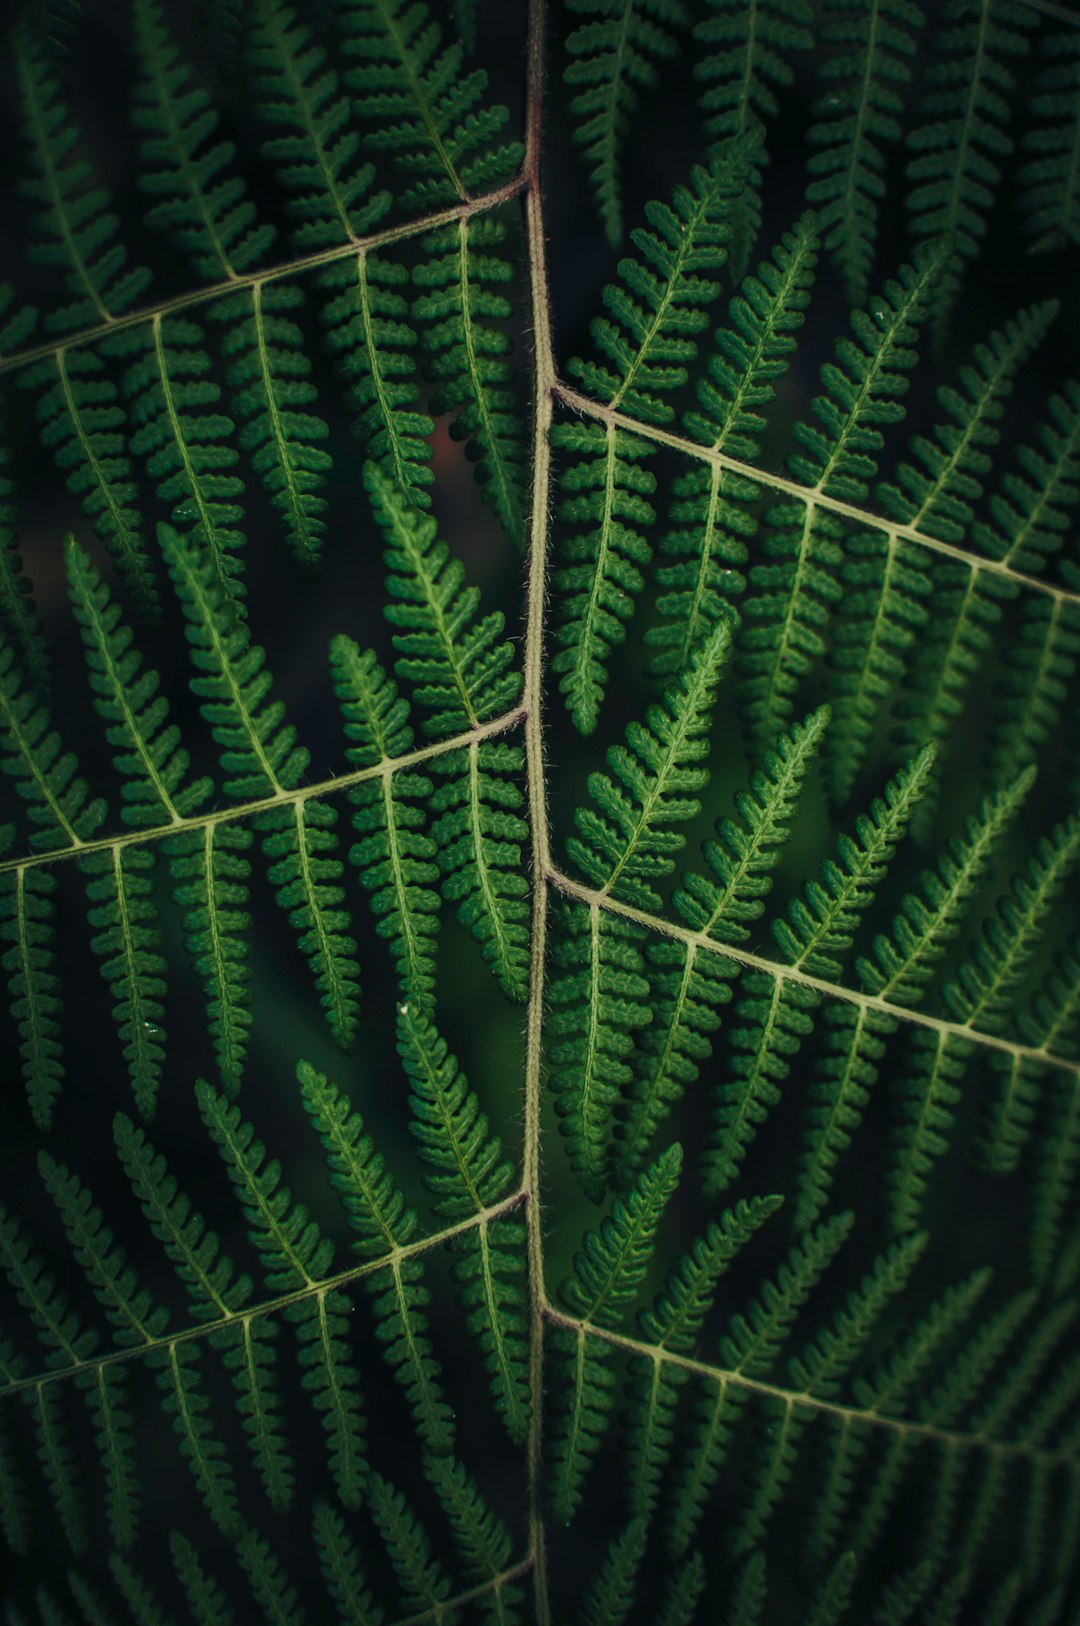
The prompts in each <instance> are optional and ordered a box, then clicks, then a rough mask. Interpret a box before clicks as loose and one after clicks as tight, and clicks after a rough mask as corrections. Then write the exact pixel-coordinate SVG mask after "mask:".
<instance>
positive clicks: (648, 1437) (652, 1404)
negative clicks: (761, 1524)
mask: <svg viewBox="0 0 1080 1626" xmlns="http://www.w3.org/2000/svg"><path fill="white" fill-rule="evenodd" d="M782 1201H783V1199H782V1198H781V1197H755V1198H752V1199H751V1200H750V1201H749V1202H738V1203H736V1204H735V1206H734V1208H732V1209H727V1210H725V1212H724V1213H723V1214H722V1215H721V1217H720V1220H719V1222H713V1223H712V1224H710V1225H709V1226H708V1227H707V1229H706V1230H705V1232H704V1234H703V1235H702V1236H700V1237H699V1238H698V1239H697V1241H696V1242H695V1243H694V1245H693V1247H692V1248H691V1249H690V1251H689V1253H686V1254H684V1255H683V1257H682V1258H681V1259H680V1260H679V1262H678V1264H677V1265H676V1266H675V1269H674V1270H673V1271H672V1272H671V1273H670V1274H669V1276H668V1278H667V1282H666V1284H665V1286H664V1289H663V1291H662V1292H661V1293H660V1294H659V1295H658V1297H657V1298H656V1300H655V1303H654V1305H653V1308H652V1309H651V1310H644V1311H641V1312H640V1313H639V1315H638V1327H639V1329H640V1335H641V1337H642V1339H644V1340H645V1341H646V1342H647V1343H648V1344H649V1345H650V1346H651V1348H653V1349H655V1350H657V1351H658V1352H659V1351H662V1350H671V1351H674V1352H676V1353H678V1354H683V1355H687V1354H690V1353H691V1352H692V1351H693V1349H694V1347H695V1345H696V1343H697V1341H698V1338H699V1336H700V1332H701V1326H702V1323H703V1322H704V1320H705V1317H706V1315H707V1314H708V1312H709V1309H710V1308H711V1305H712V1302H713V1298H714V1296H715V1293H716V1288H717V1283H718V1282H719V1279H720V1277H721V1276H722V1275H723V1274H724V1272H725V1271H726V1270H727V1268H728V1266H729V1264H730V1263H731V1261H732V1259H733V1258H734V1257H735V1255H736V1254H737V1253H738V1251H739V1250H740V1248H742V1247H743V1246H744V1244H745V1243H746V1242H748V1241H749V1240H750V1238H751V1237H752V1236H753V1234H754V1232H755V1231H756V1230H757V1228H758V1227H759V1226H760V1225H762V1224H764V1222H765V1221H766V1220H767V1219H768V1218H769V1216H770V1215H771V1214H774V1213H775V1212H776V1210H777V1209H778V1208H779V1207H780V1206H781V1204H782ZM688 1377H689V1373H688V1372H687V1371H686V1369H685V1368H682V1367H679V1366H675V1365H672V1364H671V1363H670V1362H665V1361H663V1360H662V1359H660V1358H659V1355H658V1356H657V1357H656V1358H653V1359H651V1360H650V1359H648V1358H642V1359H640V1360H639V1359H636V1358H635V1360H634V1361H633V1362H632V1363H631V1369H630V1379H629V1382H628V1386H627V1387H628V1394H627V1400H628V1406H629V1414H630V1416H631V1417H632V1418H633V1419H634V1421H633V1422H632V1423H631V1425H630V1427H629V1428H628V1430H627V1448H626V1455H627V1465H628V1470H629V1475H630V1506H631V1508H632V1509H633V1511H634V1512H635V1513H647V1514H651V1513H652V1511H653V1510H654V1508H655V1507H656V1504H657V1501H658V1498H659V1494H660V1481H661V1476H662V1474H663V1471H664V1469H665V1467H666V1465H667V1461H668V1458H669V1456H670V1454H671V1450H672V1447H673V1445H674V1441H675V1414H676V1408H677V1406H678V1402H679V1397H680V1394H681V1392H682V1389H683V1387H684V1385H685V1383H686V1381H687V1379H688Z"/></svg>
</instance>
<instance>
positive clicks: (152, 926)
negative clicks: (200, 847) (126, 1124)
mask: <svg viewBox="0 0 1080 1626" xmlns="http://www.w3.org/2000/svg"><path fill="white" fill-rule="evenodd" d="M80 866H81V868H82V870H83V873H84V874H85V875H86V877H87V883H86V896H87V899H88V900H89V903H90V915H89V919H90V926H91V928H92V930H93V931H94V934H95V935H94V936H93V937H92V938H91V940H90V947H91V949H92V950H93V952H94V953H95V954H97V955H99V956H100V958H101V974H102V976H103V977H104V979H105V982H106V984H107V985H108V988H109V991H110V993H111V995H112V997H113V1020H114V1022H115V1023H116V1028H117V1032H118V1033H119V1035H120V1041H121V1044H122V1046H123V1052H124V1060H125V1061H126V1062H127V1067H128V1074H129V1076H130V1078H131V1086H132V1089H133V1091H134V1093H135V1102H136V1105H137V1106H138V1109H139V1111H140V1112H141V1113H142V1115H143V1117H144V1118H151V1117H153V1115H154V1109H155V1106H156V1103H157V1093H158V1088H159V1085H160V1083H161V1075H162V1069H163V1067H164V1062H165V1045H164V1041H165V1032H164V1028H163V1026H162V1023H163V1021H164V1017H165V1007H164V998H165V972H166V969H167V966H166V961H165V957H164V955H163V954H162V953H161V952H160V951H161V949H162V948H163V947H164V937H163V934H162V931H161V927H160V924H159V916H158V909H157V903H156V901H155V898H154V854H153V850H152V849H147V848H143V847H112V848H109V849H107V850H106V851H104V852H98V853H93V854H91V855H89V856H88V857H86V858H83V859H81V860H80Z"/></svg>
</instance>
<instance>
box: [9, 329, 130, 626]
mask: <svg viewBox="0 0 1080 1626" xmlns="http://www.w3.org/2000/svg"><path fill="white" fill-rule="evenodd" d="M20 383H22V384H24V385H26V386H28V387H31V388H35V389H40V391H41V394H40V395H39V396H38V400H37V406H36V412H37V418H38V422H39V423H40V424H41V426H42V438H43V439H44V441H45V442H46V444H48V445H49V446H50V447H51V448H52V451H53V456H54V457H55V459H56V462H57V465H58V466H59V467H60V468H61V469H62V470H64V472H65V479H66V481H67V486H68V489H69V490H70V491H72V492H73V493H74V494H75V495H76V496H77V497H79V498H81V500H82V506H83V511H84V513H86V514H87V516H88V517H89V519H90V521H91V523H92V525H93V527H94V531H95V534H96V535H97V536H99V537H101V539H102V540H103V541H104V543H105V545H106V547H107V548H108V549H109V552H110V553H111V554H112V555H113V557H114V558H115V560H116V564H117V567H118V569H119V570H120V572H121V575H122V576H123V578H124V583H125V585H126V586H127V587H129V588H130V590H131V592H132V594H133V595H134V597H135V599H136V601H137V602H138V604H139V606H140V608H141V609H142V611H143V613H144V614H145V615H146V616H147V617H149V618H151V619H153V620H156V619H157V617H158V615H159V614H160V604H159V602H158V587H157V580H156V577H155V574H154V570H153V566H152V565H151V563H150V561H149V559H148V558H147V555H146V545H145V543H144V542H143V539H142V536H141V534H140V533H141V530H142V523H143V522H142V516H141V514H140V512H139V509H138V507H137V503H138V494H137V490H136V486H135V481H134V479H133V478H132V469H131V459H130V458H129V457H128V455H127V450H126V447H127V444H128V441H127V431H128V420H127V414H126V413H125V411H124V408H123V406H122V405H121V404H120V393H119V391H118V389H117V387H116V385H115V384H114V383H113V381H112V379H111V378H109V377H108V375H107V373H106V371H105V366H104V363H103V361H102V358H101V356H100V355H99V354H98V353H97V351H95V350H92V349H77V350H56V351H54V352H53V354H52V355H51V356H50V357H49V359H48V360H47V361H43V362H41V364H40V365H39V366H36V367H28V368H27V369H26V371H25V372H24V373H22V374H21V375H20Z"/></svg>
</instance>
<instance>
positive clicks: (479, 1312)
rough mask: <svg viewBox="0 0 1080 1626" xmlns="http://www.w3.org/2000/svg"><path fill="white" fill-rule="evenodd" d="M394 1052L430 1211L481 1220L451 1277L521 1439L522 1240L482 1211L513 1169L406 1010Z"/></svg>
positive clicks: (460, 1242) (454, 1068)
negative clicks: (404, 1080) (405, 1082)
mask: <svg viewBox="0 0 1080 1626" xmlns="http://www.w3.org/2000/svg"><path fill="white" fill-rule="evenodd" d="M398 1054H399V1055H400V1056H401V1059H402V1062H403V1064H404V1066H405V1071H406V1073H407V1074H408V1077H409V1083H410V1087H411V1093H410V1106H411V1109H412V1122H413V1129H414V1134H415V1138H416V1140H417V1142H418V1146H419V1152H420V1157H421V1159H422V1160H423V1162H424V1163H426V1164H427V1166H428V1169H429V1173H427V1174H426V1175H425V1177H424V1179H425V1184H426V1185H427V1186H428V1188H429V1189H430V1190H431V1191H432V1193H433V1194H434V1196H435V1211H436V1213H437V1214H438V1215H439V1216H440V1218H443V1219H446V1220H450V1221H454V1220H463V1219H470V1218H472V1217H473V1216H478V1223H477V1224H476V1225H475V1226H472V1227H471V1228H470V1229H469V1230H467V1231H464V1232H463V1233H462V1235H461V1236H460V1237H459V1238H458V1239H457V1241H456V1243H455V1251H456V1252H457V1253H458V1254H459V1258H458V1260H457V1263H456V1265H455V1267H454V1280H455V1281H456V1283H457V1284H458V1287H459V1297H460V1302H461V1304H462V1306H463V1308H464V1309H466V1310H467V1311H468V1317H467V1321H466V1325H467V1327H468V1329H469V1331H470V1332H471V1333H472V1335H473V1336H474V1338H475V1339H476V1341H477V1343H478V1344H479V1346H480V1350H481V1353H482V1354H483V1357H484V1362H485V1364H486V1366H487V1368H488V1372H489V1374H490V1377H491V1382H492V1387H493V1389H494V1392H495V1403H496V1408H497V1410H498V1412H499V1415H500V1416H501V1417H502V1419H503V1421H504V1422H505V1424H506V1427H507V1429H508V1430H509V1432H510V1434H511V1436H512V1438H514V1439H515V1440H521V1439H522V1438H523V1437H524V1433H525V1429H526V1427H527V1419H528V1410H529V1391H528V1373H527V1357H526V1346H525V1340H524V1337H523V1317H522V1293H521V1289H520V1287H519V1286H518V1285H517V1283H516V1282H515V1281H514V1280H513V1278H514V1277H515V1276H517V1275H519V1274H520V1272H521V1271H522V1270H523V1268H524V1258H523V1255H522V1245H523V1240H524V1239H523V1235H522V1231H521V1227H520V1225H519V1223H518V1221H517V1220H516V1219H515V1218H514V1217H513V1216H512V1215H505V1216H502V1217H501V1218H496V1219H492V1218H490V1217H489V1216H488V1215H487V1214H486V1213H485V1210H486V1209H488V1208H490V1207H492V1206H493V1205H494V1204H496V1203H498V1202H499V1201H500V1200H501V1199H503V1198H505V1197H506V1196H507V1194H508V1192H509V1190H510V1188H511V1186H512V1184H513V1171H512V1169H511V1166H510V1164H509V1163H507V1162H505V1161H504V1160H503V1151H502V1143H501V1141H500V1140H499V1139H498V1137H497V1136H495V1135H491V1134H489V1130H488V1120H487V1118H486V1116H485V1115H484V1113H483V1112H481V1111H480V1105H479V1102H478V1101H477V1099H476V1096H475V1095H474V1093H473V1092H472V1090H470V1088H469V1085H468V1081H467V1080H466V1078H465V1076H464V1074H462V1073H461V1072H460V1071H459V1069H458V1065H457V1061H456V1060H455V1058H454V1057H453V1056H452V1055H450V1054H449V1052H448V1050H447V1047H446V1042H445V1040H443V1039H442V1038H441V1037H440V1036H439V1034H438V1033H437V1032H436V1030H435V1027H434V1026H433V1024H432V1023H431V1021H430V1020H429V1019H428V1017H427V1016H425V1015H424V1014H423V1012H421V1011H414V1010H412V1009H411V1008H410V1007H408V1006H399V1008H398Z"/></svg>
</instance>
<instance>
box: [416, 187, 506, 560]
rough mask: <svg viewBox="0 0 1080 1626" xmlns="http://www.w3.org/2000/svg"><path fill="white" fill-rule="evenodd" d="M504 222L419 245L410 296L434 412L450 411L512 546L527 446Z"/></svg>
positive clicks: (476, 224) (465, 223)
mask: <svg viewBox="0 0 1080 1626" xmlns="http://www.w3.org/2000/svg"><path fill="white" fill-rule="evenodd" d="M506 235H507V234H506V226H505V225H504V223H503V222H502V221H501V220H500V219H499V218H498V217H497V216H495V215H485V216H481V217H480V218H479V219H475V220H473V219H463V220H459V221H457V222H456V223H455V224H454V225H451V226H445V227H443V228H442V229H441V230H439V231H437V232H433V233H432V234H431V235H430V236H428V237H425V238H424V241H423V244H422V252H423V254H424V259H423V262H422V263H421V264H420V265H418V266H416V267H414V269H413V273H412V280H413V282H414V283H415V284H416V286H417V287H419V288H423V289H426V290H428V291H427V292H426V293H423V294H421V295H420V297H419V298H418V299H416V300H415V301H414V303H413V307H412V314H413V316H414V317H415V318H416V319H417V320H418V321H419V322H420V323H421V334H422V337H423V342H424V348H425V352H426V355H427V358H428V359H427V371H428V373H429V375H430V376H431V377H432V378H433V379H434V380H435V382H436V385H437V388H436V391H435V394H434V395H433V396H432V399H431V411H432V412H433V413H434V414H435V416H436V417H438V416H440V415H442V414H443V413H448V412H452V413H455V414H456V416H455V418H454V420H453V422H452V424H451V434H452V435H453V436H454V439H455V440H463V441H465V442H466V453H467V455H468V456H469V457H470V458H473V459H475V460H476V462H477V468H476V478H477V481H478V483H479V486H480V490H481V491H482V492H483V494H484V496H485V497H486V498H487V500H488V502H490V504H491V506H492V508H494V510H495V512H496V514H497V515H498V516H499V520H500V522H501V524H502V526H503V529H504V530H505V531H506V534H507V536H509V537H510V539H511V541H512V542H514V543H515V544H516V545H517V546H519V547H520V546H522V545H523V543H524V537H525V474H526V470H525V447H524V443H523V440H522V436H521V430H520V427H519V424H520V417H521V414H520V411H519V410H518V402H517V397H516V391H515V390H514V388H513V367H512V364H511V362H510V359H509V354H510V349H511V342H510V337H509V335H508V334H507V332H506V331H505V327H504V326H499V325H497V324H500V323H501V324H505V322H506V320H507V319H508V318H509V317H510V316H511V315H512V314H513V306H512V305H511V303H510V301H509V300H508V299H507V298H506V297H505V295H504V294H502V293H501V292H500V291H499V290H500V289H501V288H502V287H503V286H504V285H505V284H506V283H508V282H509V281H510V280H511V277H512V275H513V272H512V269H511V267H510V264H509V262H508V261H507V260H506V259H505V258H504V257H503V255H502V253H501V252H500V251H501V250H502V249H503V247H504V244H505V242H506Z"/></svg>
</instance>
